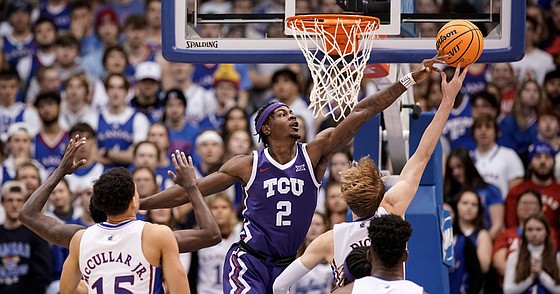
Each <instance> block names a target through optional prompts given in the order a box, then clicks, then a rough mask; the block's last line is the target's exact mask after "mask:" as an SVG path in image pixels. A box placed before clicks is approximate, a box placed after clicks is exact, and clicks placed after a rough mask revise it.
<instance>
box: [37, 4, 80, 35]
mask: <svg viewBox="0 0 560 294" xmlns="http://www.w3.org/2000/svg"><path fill="white" fill-rule="evenodd" d="M39 9H40V16H41V17H46V18H50V19H52V20H53V21H54V23H55V24H56V27H57V28H58V30H60V31H67V30H69V29H70V18H71V14H72V6H71V5H70V1H69V0H43V1H40V5H39Z"/></svg>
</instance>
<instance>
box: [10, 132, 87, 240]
mask: <svg viewBox="0 0 560 294" xmlns="http://www.w3.org/2000/svg"><path fill="white" fill-rule="evenodd" d="M85 142H86V139H85V138H80V137H79V136H76V137H74V138H71V139H70V141H69V142H68V146H66V150H65V151H64V156H63V157H62V161H61V162H60V165H59V166H58V167H57V168H56V169H55V170H54V171H53V173H52V174H51V176H50V177H49V178H48V179H47V180H46V181H45V182H44V183H43V184H42V185H41V186H39V188H37V190H35V192H33V194H31V196H30V197H29V199H28V200H27V201H26V202H25V204H24V205H23V208H22V210H21V213H20V214H19V220H20V221H21V222H22V223H23V224H24V225H25V226H26V227H28V228H29V229H30V230H32V231H33V232H35V233H36V234H37V235H39V236H40V237H41V238H43V239H45V240H47V241H49V242H51V243H54V244H57V245H60V246H63V247H66V248H68V246H69V244H70V240H72V237H73V236H74V234H75V233H76V232H77V231H79V230H80V229H83V227H82V226H80V225H70V224H63V223H61V222H60V221H58V220H57V219H55V218H53V217H50V216H46V215H44V214H43V213H41V210H42V209H43V206H45V203H46V202H47V200H48V199H49V196H50V195H51V193H52V191H53V190H54V188H55V187H56V186H57V185H58V183H59V182H60V181H61V180H62V178H64V176H65V175H67V174H71V173H73V172H74V171H75V170H76V169H77V168H79V167H80V166H82V165H84V164H85V163H86V160H85V159H77V158H76V151H78V149H79V148H80V147H81V146H82V145H84V144H85Z"/></svg>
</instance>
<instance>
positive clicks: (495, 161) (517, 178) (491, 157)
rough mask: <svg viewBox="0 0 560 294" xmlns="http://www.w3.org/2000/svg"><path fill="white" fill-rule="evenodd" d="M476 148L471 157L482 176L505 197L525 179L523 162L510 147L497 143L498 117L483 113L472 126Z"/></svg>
mask: <svg viewBox="0 0 560 294" xmlns="http://www.w3.org/2000/svg"><path fill="white" fill-rule="evenodd" d="M472 132H473V138H474V141H475V143H476V149H475V150H473V151H472V152H471V157H472V159H473V162H474V163H475V166H476V169H477V170H478V172H479V173H480V175H481V176H482V178H483V179H484V180H485V181H486V182H487V183H489V184H492V185H495V186H496V187H498V189H500V193H501V194H502V198H503V199H505V196H506V195H507V192H508V191H509V189H510V188H511V187H513V186H515V185H517V184H519V183H520V182H522V181H523V174H524V168H523V162H521V159H520V158H519V156H518V155H517V153H515V151H513V150H512V149H510V148H507V147H503V146H499V145H498V144H496V139H497V138H498V124H497V122H496V118H494V117H492V116H490V115H488V114H482V115H480V116H479V117H478V118H476V119H475V120H474V122H473V126H472Z"/></svg>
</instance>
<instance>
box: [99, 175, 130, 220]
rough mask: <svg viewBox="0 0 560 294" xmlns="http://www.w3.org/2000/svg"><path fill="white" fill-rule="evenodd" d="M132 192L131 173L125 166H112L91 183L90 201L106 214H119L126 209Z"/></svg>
mask: <svg viewBox="0 0 560 294" xmlns="http://www.w3.org/2000/svg"><path fill="white" fill-rule="evenodd" d="M134 193H135V186H134V181H133V180H132V175H131V174H130V173H129V172H128V171H127V170H126V169H125V168H122V167H119V168H113V169H110V170H108V171H107V172H105V173H103V174H102V175H101V177H99V180H97V181H96V182H95V184H93V196H92V197H91V199H92V200H91V201H93V204H94V206H95V207H96V208H97V209H99V210H101V211H103V212H105V213H106V214H107V215H119V214H122V213H124V212H125V211H126V210H127V209H128V206H129V205H130V201H132V198H133V197H134Z"/></svg>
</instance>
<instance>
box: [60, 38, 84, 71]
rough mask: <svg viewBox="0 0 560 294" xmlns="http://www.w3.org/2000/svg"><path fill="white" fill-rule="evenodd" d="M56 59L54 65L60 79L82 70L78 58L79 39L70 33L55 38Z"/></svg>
mask: <svg viewBox="0 0 560 294" xmlns="http://www.w3.org/2000/svg"><path fill="white" fill-rule="evenodd" d="M55 49H56V61H55V63H54V67H55V68H56V70H57V71H58V76H59V78H60V79H61V80H63V81H65V80H67V79H68V78H69V77H70V76H71V75H73V74H76V73H80V72H83V71H84V67H83V66H82V63H81V59H80V41H78V39H76V38H74V37H73V36H72V35H62V36H60V37H58V38H57V39H56V43H55Z"/></svg>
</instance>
